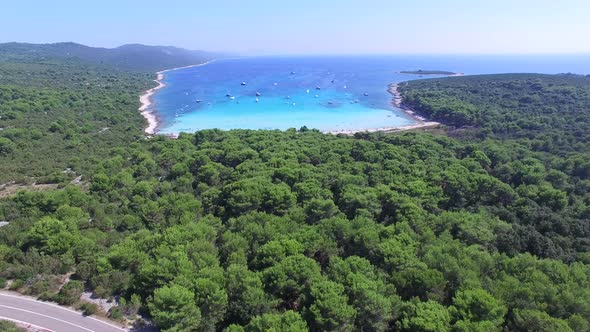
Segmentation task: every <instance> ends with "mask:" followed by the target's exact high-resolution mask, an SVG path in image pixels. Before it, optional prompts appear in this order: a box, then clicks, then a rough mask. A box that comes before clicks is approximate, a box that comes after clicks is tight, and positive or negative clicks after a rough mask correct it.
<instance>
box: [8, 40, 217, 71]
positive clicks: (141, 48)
mask: <svg viewBox="0 0 590 332" xmlns="http://www.w3.org/2000/svg"><path fill="white" fill-rule="evenodd" d="M219 56H220V55H219V54H215V53H211V52H203V51H190V50H186V49H182V48H178V47H172V46H148V45H141V44H129V45H123V46H120V47H116V48H100V47H89V46H85V45H81V44H76V43H55V44H27V43H4V44H0V62H25V63H30V62H33V63H35V62H39V61H47V60H54V59H58V60H60V61H68V62H71V61H80V62H82V63H84V64H86V65H91V66H92V65H94V66H96V65H100V66H102V67H107V68H108V67H111V68H113V67H114V68H117V69H121V70H129V71H136V72H155V71H159V70H164V69H170V68H176V67H182V66H189V65H194V64H198V63H203V62H205V61H208V60H211V59H214V58H218V57H219Z"/></svg>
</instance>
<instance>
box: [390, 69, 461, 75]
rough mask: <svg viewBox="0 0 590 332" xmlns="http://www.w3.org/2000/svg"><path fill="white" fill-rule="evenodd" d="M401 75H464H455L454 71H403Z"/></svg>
mask: <svg viewBox="0 0 590 332" xmlns="http://www.w3.org/2000/svg"><path fill="white" fill-rule="evenodd" d="M399 73H400V74H411V75H447V76H461V75H463V73H454V72H452V71H444V70H422V69H418V70H402V71H400V72H399Z"/></svg>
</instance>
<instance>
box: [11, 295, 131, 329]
mask: <svg viewBox="0 0 590 332" xmlns="http://www.w3.org/2000/svg"><path fill="white" fill-rule="evenodd" d="M1 319H3V320H12V321H16V322H21V323H24V324H25V325H26V324H30V325H31V326H32V327H33V328H37V329H42V330H47V331H55V332H122V331H127V330H125V329H123V328H120V327H118V326H116V325H114V324H112V323H108V322H105V321H102V320H100V319H97V318H94V317H85V316H83V315H82V314H81V313H79V312H77V311H73V310H71V309H67V308H64V307H60V306H58V305H56V304H52V303H47V302H41V301H37V300H34V299H31V298H28V297H23V296H18V295H15V294H12V293H8V292H0V320H1Z"/></svg>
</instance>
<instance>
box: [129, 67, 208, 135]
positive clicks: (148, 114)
mask: <svg viewBox="0 0 590 332" xmlns="http://www.w3.org/2000/svg"><path fill="white" fill-rule="evenodd" d="M215 60H216V59H213V60H209V61H206V62H203V63H199V64H196V65H189V66H182V67H176V68H171V69H165V70H161V71H159V72H156V75H157V76H156V79H155V80H154V82H156V83H157V84H158V85H157V86H155V87H153V88H151V89H148V90H146V91H145V92H144V93H143V94H142V95H141V96H139V103H140V104H141V106H140V107H139V109H138V111H139V113H140V114H141V115H142V116H143V117H144V118H145V119H146V121H147V122H148V125H147V127H146V128H145V129H144V132H145V133H146V134H148V135H153V134H155V133H156V128H158V118H157V117H156V115H155V113H154V111H155V110H154V109H150V106H151V105H152V97H153V95H154V94H155V93H156V91H158V90H160V89H162V88H163V87H165V86H166V84H165V83H164V82H163V80H164V73H167V72H170V71H173V70H178V69H185V68H192V67H199V66H204V65H207V64H210V63H211V62H214V61H215Z"/></svg>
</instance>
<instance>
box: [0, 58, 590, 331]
mask: <svg viewBox="0 0 590 332" xmlns="http://www.w3.org/2000/svg"><path fill="white" fill-rule="evenodd" d="M152 76H153V74H149V73H143V72H130V71H122V70H117V69H109V70H106V69H105V70H100V68H99V69H97V68H94V67H91V66H89V65H87V64H84V63H80V64H75V65H72V64H71V62H63V61H61V60H55V61H53V60H52V61H45V60H44V61H36V62H35V61H33V62H30V61H29V62H26V63H18V62H14V61H12V62H11V61H7V62H4V63H0V114H1V118H0V127H2V128H3V130H2V131H0V168H1V169H2V170H3V172H1V174H0V179H1V182H0V183H7V182H10V181H16V182H17V183H23V184H26V183H33V182H37V183H40V181H41V182H43V183H54V184H58V186H59V188H58V189H56V190H48V191H27V190H22V191H19V192H18V193H16V194H14V195H9V196H8V197H6V198H3V199H2V200H0V220H5V221H7V222H9V224H8V225H7V226H4V227H0V286H4V285H5V286H6V287H9V288H10V289H12V290H16V291H19V292H21V293H24V294H30V295H35V296H38V297H39V298H41V299H46V300H53V301H56V302H58V303H61V304H66V305H76V303H78V304H79V297H80V294H81V293H82V292H83V291H84V290H87V291H92V292H94V294H96V295H97V296H100V297H102V298H113V299H115V298H117V299H118V304H117V305H116V306H114V307H113V308H111V309H110V310H109V312H108V313H105V314H106V315H108V316H109V317H111V318H112V319H114V320H124V319H126V318H127V319H132V318H134V317H135V316H136V315H137V314H138V313H139V314H142V315H145V316H147V317H150V319H151V320H152V321H153V322H154V324H155V325H156V326H157V327H159V328H160V329H161V330H162V331H228V332H240V331H245V332H251V331H252V332H258V331H547V332H549V331H590V265H589V264H590V145H589V144H588V143H589V139H590V136H589V135H590V131H589V130H588V129H590V128H589V126H590V78H589V77H583V76H576V75H532V74H518V75H516V74H511V75H486V76H470V77H451V78H444V79H428V80H419V81H411V82H408V83H407V84H403V85H401V92H402V94H403V96H404V100H405V103H406V105H407V106H408V107H411V108H412V109H414V110H415V111H416V112H418V113H420V114H422V115H425V116H427V117H429V118H432V119H435V120H438V121H441V122H442V123H443V124H445V125H446V129H445V130H444V131H442V132H439V131H437V132H433V133H428V132H406V133H393V134H384V133H372V134H369V133H358V134H355V135H354V136H345V135H338V136H334V135H326V134H322V133H320V132H319V131H317V130H312V129H308V128H305V127H303V128H300V129H290V130H287V131H278V130H277V131H268V130H258V131H252V130H232V131H220V130H204V131H200V132H197V133H194V134H181V135H180V136H179V137H178V138H177V139H169V138H166V137H160V136H155V137H153V138H148V139H146V138H145V137H144V136H143V135H142V126H143V125H144V122H143V119H142V118H141V116H140V115H139V114H138V112H137V108H138V106H139V105H138V100H137V99H138V98H137V96H138V95H139V94H140V93H141V91H142V90H144V89H145V88H146V87H149V86H150V84H153V83H151V82H150V80H151V79H153V77H152ZM384 88H385V87H384ZM104 128H109V129H107V130H103V129H104ZM67 168H69V169H71V170H72V171H71V172H65V173H64V170H66V169H67ZM72 172H74V173H75V174H71V173H72ZM76 175H81V176H82V178H81V182H80V183H71V180H72V178H73V177H74V176H76ZM0 192H1V191H0ZM64 275H67V276H68V277H69V278H68V280H69V281H68V282H67V283H66V284H65V285H63V287H62V286H61V284H60V280H62V279H63V278H62V277H63V276H64ZM80 306H81V309H82V310H84V311H86V312H87V313H88V314H93V313H95V311H96V308H94V307H92V306H91V305H88V304H82V305H80Z"/></svg>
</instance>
